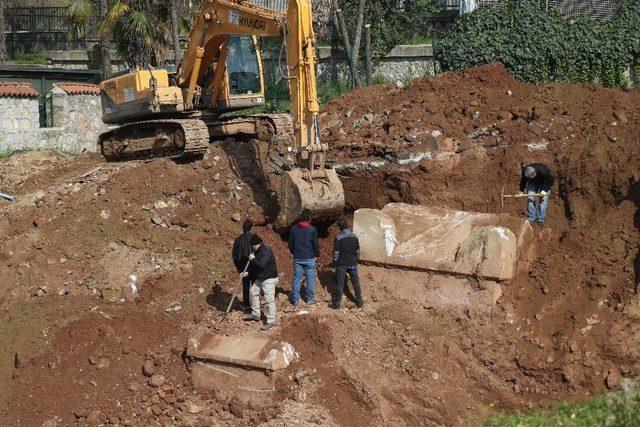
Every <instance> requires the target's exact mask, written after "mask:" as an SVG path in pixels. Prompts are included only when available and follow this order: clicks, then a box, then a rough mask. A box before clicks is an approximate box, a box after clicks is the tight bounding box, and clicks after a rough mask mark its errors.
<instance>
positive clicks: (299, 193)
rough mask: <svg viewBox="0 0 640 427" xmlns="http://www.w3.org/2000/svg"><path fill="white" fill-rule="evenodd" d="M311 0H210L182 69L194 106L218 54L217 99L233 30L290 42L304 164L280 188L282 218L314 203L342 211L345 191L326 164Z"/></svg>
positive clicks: (332, 212)
mask: <svg viewBox="0 0 640 427" xmlns="http://www.w3.org/2000/svg"><path fill="white" fill-rule="evenodd" d="M312 18H313V14H312V10H311V3H310V1H309V0H289V2H288V6H287V11H286V13H285V14H282V13H280V12H278V11H275V10H272V9H267V8H264V7H261V6H258V5H255V4H252V3H249V2H243V1H232V0H207V1H205V3H204V4H203V6H202V8H201V10H200V13H199V15H198V17H197V20H196V23H195V24H194V26H193V29H192V31H191V35H190V38H189V42H188V45H187V48H186V51H185V54H184V58H183V62H182V64H181V67H180V69H179V73H178V75H177V80H178V86H180V87H182V88H183V92H184V95H183V98H184V103H185V110H189V109H192V108H194V102H195V100H196V99H197V98H198V97H199V96H200V92H201V90H202V89H201V88H200V87H199V85H198V82H199V81H201V80H202V77H203V74H204V72H205V68H206V67H203V64H208V63H210V62H211V61H212V60H213V59H214V58H216V62H215V78H214V82H213V85H212V88H213V89H212V93H211V103H212V104H215V101H216V100H217V96H219V94H220V91H221V89H220V88H221V84H222V77H223V75H224V71H225V66H226V58H227V42H228V39H229V36H230V35H251V36H280V35H282V36H283V37H284V43H285V45H286V52H287V55H286V56H287V57H286V62H287V65H286V70H287V74H288V75H287V76H286V78H287V80H288V83H289V93H290V97H291V115H292V119H293V130H294V146H293V147H291V151H292V152H293V154H294V155H295V157H296V166H298V168H296V169H293V170H292V171H289V172H287V174H286V176H285V177H283V180H282V186H281V189H280V191H279V194H280V200H281V205H283V206H281V215H280V217H279V221H278V222H281V223H282V224H285V223H291V222H293V221H294V220H295V218H294V217H293V214H291V213H292V212H297V213H299V212H300V211H301V210H302V209H309V210H311V211H312V212H314V213H315V214H316V215H317V216H320V217H331V216H336V215H339V214H340V213H341V211H342V209H343V206H344V192H343V189H342V184H341V183H340V180H339V179H338V177H337V174H336V173H335V171H334V170H332V169H327V168H326V167H325V156H326V152H327V151H328V149H329V147H328V144H323V143H321V142H320V131H319V127H318V112H319V109H320V107H319V103H318V96H317V81H316V44H315V43H316V42H315V34H314V31H313V25H312Z"/></svg>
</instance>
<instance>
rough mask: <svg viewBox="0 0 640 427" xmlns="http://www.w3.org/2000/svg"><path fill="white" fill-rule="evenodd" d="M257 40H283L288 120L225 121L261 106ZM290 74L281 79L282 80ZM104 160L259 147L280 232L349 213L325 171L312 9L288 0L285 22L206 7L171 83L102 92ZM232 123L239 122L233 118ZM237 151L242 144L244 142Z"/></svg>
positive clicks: (129, 81)
mask: <svg viewBox="0 0 640 427" xmlns="http://www.w3.org/2000/svg"><path fill="white" fill-rule="evenodd" d="M259 36H283V38H284V45H283V49H285V50H286V66H283V67H280V68H281V72H282V74H283V76H284V78H286V79H287V81H288V84H289V92H290V98H291V116H289V115H283V114H263V115H246V116H238V117H228V116H229V114H224V115H223V113H228V112H233V111H238V110H242V109H247V108H252V107H256V106H259V105H262V104H264V102H265V97H264V93H265V90H264V88H265V85H264V77H263V72H262V61H261V57H260V50H259V48H258V41H257V37H259ZM283 69H284V70H285V71H282V70H283ZM100 88H101V98H102V109H103V121H104V122H105V123H110V124H117V125H119V126H118V127H117V128H115V129H114V130H111V131H108V132H105V133H103V134H102V135H101V136H100V138H99V146H100V149H101V152H102V154H103V155H104V157H105V158H107V160H111V161H119V160H127V159H136V158H149V157H156V156H169V157H181V156H192V155H201V154H202V153H204V152H205V151H206V150H207V147H208V145H209V142H210V139H214V140H215V139H219V140H223V139H226V138H227V137H235V138H241V139H242V138H244V139H247V138H249V139H250V140H251V141H253V142H256V141H257V147H256V148H255V150H254V152H255V153H256V157H257V161H258V164H259V167H260V168H261V169H262V178H263V182H264V184H265V185H266V186H267V187H268V189H269V190H270V191H272V193H273V194H275V195H276V197H277V205H278V207H279V211H278V213H277V214H275V215H274V218H271V220H273V221H275V222H276V225H277V226H279V227H286V226H287V225H289V224H291V223H292V222H294V221H295V219H296V218H297V217H298V216H299V214H300V213H301V212H302V210H304V209H309V210H310V211H311V212H312V213H313V215H314V216H315V217H316V218H326V219H330V218H334V217H336V216H338V215H340V214H341V213H342V211H343V208H344V191H343V188H342V183H341V182H340V180H339V178H338V175H337V174H336V172H335V170H333V169H332V168H329V167H328V166H327V165H325V156H326V153H327V151H328V149H329V147H328V145H327V144H326V143H321V142H320V137H319V135H320V132H319V128H318V111H319V105H318V97H317V91H316V56H315V35H314V32H313V27H312V11H311V4H310V1H309V0H289V1H288V4H287V7H286V12H285V13H283V12H280V11H277V10H274V9H270V8H266V7H263V6H260V5H258V4H255V3H250V2H248V1H242V0H205V1H204V3H203V4H202V7H201V10H200V12H199V14H198V17H197V19H196V21H195V23H194V25H193V28H192V30H191V34H190V38H189V42H188V44H187V47H186V50H185V53H184V56H183V59H182V62H181V63H180V65H179V67H178V70H177V72H176V73H175V74H172V73H169V72H168V71H166V70H162V69H147V70H142V69H137V70H136V71H135V72H130V73H127V74H124V75H120V76H116V77H113V78H111V79H108V80H105V81H103V82H102V83H101V85H100ZM231 116H233V115H231ZM239 143H240V142H239Z"/></svg>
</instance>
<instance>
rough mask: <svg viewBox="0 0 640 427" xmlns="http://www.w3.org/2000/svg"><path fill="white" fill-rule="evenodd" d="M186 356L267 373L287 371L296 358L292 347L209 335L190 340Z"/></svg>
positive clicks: (255, 337)
mask: <svg viewBox="0 0 640 427" xmlns="http://www.w3.org/2000/svg"><path fill="white" fill-rule="evenodd" d="M187 355H188V356H189V357H192V358H196V359H201V360H204V361H215V362H223V363H228V364H232V365H240V366H247V367H252V368H258V369H268V370H278V369H284V368H286V367H287V366H289V363H291V361H292V360H294V359H295V358H296V357H297V356H296V352H295V350H294V349H293V346H292V345H291V344H289V343H286V342H282V341H274V340H272V339H270V338H268V337H264V336H259V335H251V334H248V335H232V336H224V335H213V334H209V333H202V334H199V335H196V336H193V337H191V338H189V342H188V344H187Z"/></svg>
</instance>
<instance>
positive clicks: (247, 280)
mask: <svg viewBox="0 0 640 427" xmlns="http://www.w3.org/2000/svg"><path fill="white" fill-rule="evenodd" d="M251 228H253V222H252V221H251V220H250V219H248V220H246V221H245V222H244V223H243V224H242V234H241V235H239V236H238V237H236V240H235V241H234V242H233V249H232V250H231V259H232V260H233V264H234V265H235V266H236V270H238V273H242V270H244V267H245V265H247V262H249V254H250V253H251V236H253V234H252V233H251ZM250 286H251V277H250V276H248V275H247V276H245V277H243V278H242V307H243V308H244V312H245V313H250V312H251V302H250V301H249V287H250Z"/></svg>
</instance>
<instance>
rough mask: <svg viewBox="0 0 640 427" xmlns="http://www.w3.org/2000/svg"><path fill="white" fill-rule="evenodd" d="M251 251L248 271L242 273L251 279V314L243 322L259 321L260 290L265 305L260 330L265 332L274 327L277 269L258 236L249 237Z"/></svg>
mask: <svg viewBox="0 0 640 427" xmlns="http://www.w3.org/2000/svg"><path fill="white" fill-rule="evenodd" d="M251 250H252V253H251V254H249V261H250V264H249V271H248V272H247V273H244V274H245V275H248V276H250V277H251V278H252V279H253V283H252V284H251V290H250V295H251V314H247V315H245V316H244V317H243V319H244V320H255V321H260V290H262V292H263V293H264V301H265V303H266V305H267V310H266V313H265V317H266V323H264V324H263V325H262V326H261V327H260V329H262V330H267V329H271V328H273V327H274V326H275V322H276V287H277V286H278V268H277V267H276V258H275V257H274V256H273V252H272V251H271V249H269V247H268V246H267V245H265V244H264V243H262V239H261V238H260V237H259V236H256V235H253V236H251Z"/></svg>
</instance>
